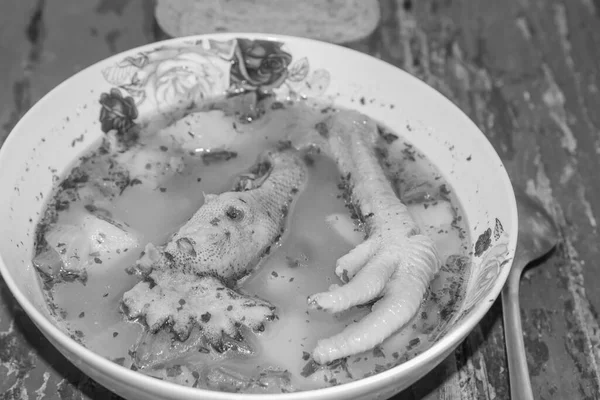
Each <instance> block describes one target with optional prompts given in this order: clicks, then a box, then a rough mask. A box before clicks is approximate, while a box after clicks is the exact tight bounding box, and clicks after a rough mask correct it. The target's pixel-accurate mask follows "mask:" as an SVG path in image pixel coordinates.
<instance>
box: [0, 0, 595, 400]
mask: <svg viewBox="0 0 600 400" xmlns="http://www.w3.org/2000/svg"><path fill="white" fill-rule="evenodd" d="M381 5H382V8H383V20H382V23H381V26H380V28H379V29H378V30H377V31H376V32H375V33H374V34H373V35H372V36H371V37H370V38H368V39H367V40H364V41H362V42H360V43H354V44H351V45H350V46H351V47H354V48H356V49H359V50H361V51H365V52H367V53H369V54H372V55H374V56H376V57H379V58H381V59H383V60H385V61H387V62H390V63H392V64H395V65H397V66H399V67H401V68H403V69H405V70H407V71H409V72H410V73H412V74H414V75H416V76H417V77H419V78H421V79H423V80H424V81H426V82H427V83H429V84H430V85H432V86H433V87H435V88H437V89H438V90H439V91H441V92H442V93H444V94H445V95H446V96H448V97H449V98H450V99H452V100H453V101H454V102H455V103H456V104H458V106H460V107H461V108H462V109H463V110H464V111H465V112H466V113H467V114H468V115H469V116H470V117H471V118H472V119H473V120H474V121H475V122H476V123H477V124H478V125H479V126H480V127H481V129H482V130H483V131H484V132H485V133H486V135H487V136H488V138H489V139H490V141H491V142H492V143H493V144H494V146H495V148H496V150H497V151H498V153H499V154H500V156H501V157H502V159H503V160H504V162H505V163H506V166H507V168H508V171H509V173H510V175H511V177H512V179H513V181H514V183H515V184H517V185H523V186H525V187H526V188H527V190H528V191H529V192H530V193H533V194H536V195H537V196H538V197H539V198H540V199H541V200H542V202H543V203H544V204H545V205H546V206H547V207H548V209H549V210H550V212H551V213H552V215H553V216H554V217H555V218H556V220H557V221H558V223H559V224H560V227H561V239H562V240H561V243H560V246H559V247H558V249H557V251H556V252H555V253H554V254H553V255H552V256H551V257H549V258H548V259H546V260H545V261H544V262H543V263H541V264H539V265H538V266H537V267H536V268H535V269H532V270H530V271H529V272H527V273H526V275H525V279H524V280H523V282H522V286H521V290H522V315H523V320H524V328H525V333H524V335H525V344H526V347H527V356H528V361H529V368H530V371H531V375H532V383H533V386H534V393H535V396H536V398H537V399H573V400H576V399H596V398H600V394H599V393H600V375H599V369H598V365H599V363H600V327H599V318H598V313H597V311H596V310H598V309H600V290H597V288H598V287H599V286H600V268H599V267H598V259H600V252H599V249H598V237H597V220H596V215H599V214H600V202H598V201H595V196H598V195H600V179H597V178H595V176H596V174H597V172H598V171H600V157H598V154H599V153H600V93H599V89H598V84H599V83H600V79H599V78H598V75H597V74H598V73H600V72H597V71H600V2H598V1H595V0H505V1H497V0H422V1H419V2H417V1H414V2H411V1H410V0H405V1H393V0H390V1H387V0H383V1H382V2H381ZM156 39H157V30H156V27H155V24H154V19H153V5H152V2H150V1H142V0H128V1H124V0H123V1H119V0H96V1H95V2H92V1H81V0H62V1H55V2H49V1H44V0H19V1H14V0H13V1H10V0H4V1H2V2H1V3H0V82H2V86H1V87H2V91H0V105H1V108H0V144H1V143H2V141H3V140H4V138H5V137H6V135H7V134H8V133H9V131H10V130H11V128H12V127H13V126H14V124H15V123H16V122H17V120H18V119H19V118H20V117H21V116H22V115H23V114H24V113H25V112H26V111H27V110H28V108H29V107H30V106H31V105H33V104H34V103H35V102H36V101H37V100H38V99H40V98H41V97H42V96H43V95H44V94H46V93H47V92H48V91H49V90H51V89H52V88H53V87H54V86H55V85H57V84H58V83H59V82H61V81H62V80H64V79H66V78H68V77H69V76H70V75H72V74H73V73H74V72H76V71H78V70H80V69H82V68H84V67H86V66H88V65H90V64H92V63H94V62H96V61H98V60H101V59H102V58H105V57H106V56H109V55H111V54H113V53H116V52H119V51H122V50H127V49H129V48H131V47H135V46H138V45H142V44H145V43H148V42H152V41H155V40H156ZM40 129H44V127H40ZM0 295H1V298H0V393H3V396H2V397H1V398H2V399H83V398H91V399H108V398H112V397H115V398H116V397H117V396H116V395H113V394H112V393H111V392H110V391H109V390H107V389H104V388H102V387H100V386H99V385H98V384H96V383H94V382H93V381H91V380H90V379H89V378H87V377H86V376H84V375H83V374H82V373H80V372H79V371H78V370H77V369H76V368H75V367H74V366H72V365H71V364H70V363H69V362H68V361H66V360H65V359H64V358H63V357H62V356H61V355H60V354H59V353H58V352H57V351H56V350H54V348H53V347H52V346H51V345H50V344H49V343H48V341H47V340H46V339H45V338H44V337H43V336H42V335H41V333H40V332H39V331H38V330H37V328H36V327H35V326H34V325H33V323H32V322H31V321H30V320H29V318H28V317H27V316H26V315H25V313H24V312H23V310H22V309H21V308H20V307H19V306H18V305H17V304H16V302H15V300H14V299H13V297H12V295H11V294H10V292H9V291H8V289H7V288H6V285H5V284H4V283H3V282H2V281H1V280H0ZM501 312H502V310H501V307H500V304H499V302H497V303H496V304H494V306H493V308H492V310H491V311H490V312H489V313H488V315H487V316H486V317H485V318H484V320H483V321H482V322H481V323H480V324H479V326H478V327H477V328H476V329H475V330H474V331H473V332H472V333H471V335H470V336H469V337H468V339H467V340H466V341H465V342H464V343H463V344H462V345H461V346H459V348H458V349H457V351H456V352H455V353H454V354H453V355H451V356H450V357H449V358H448V359H447V360H446V361H445V362H444V363H443V364H442V365H440V366H439V367H438V368H436V369H435V370H434V371H433V372H432V373H430V374H429V375H428V376H427V377H425V378H424V379H422V380H421V381H419V382H418V383H417V384H415V385H414V386H413V387H412V388H410V389H409V390H407V391H405V392H404V393H402V394H400V395H398V396H397V397H395V399H397V400H409V399H452V400H455V399H463V400H466V399H508V398H509V397H510V395H509V388H508V378H507V366H506V356H505V350H504V338H503V332H502V319H501Z"/></svg>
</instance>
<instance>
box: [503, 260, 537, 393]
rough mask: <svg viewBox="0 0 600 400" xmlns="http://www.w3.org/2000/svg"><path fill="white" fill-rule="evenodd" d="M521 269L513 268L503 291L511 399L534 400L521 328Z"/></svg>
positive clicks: (517, 266)
mask: <svg viewBox="0 0 600 400" xmlns="http://www.w3.org/2000/svg"><path fill="white" fill-rule="evenodd" d="M516 261H517V260H516ZM517 262H518V261H517ZM521 267H522V266H521V265H514V266H513V268H512V270H511V273H510V275H509V276H508V282H507V284H506V286H505V287H504V289H503V291H502V316H503V320H504V339H505V342H506V354H507V358H508V374H509V377H510V397H511V399H512V400H534V399H533V392H532V390H531V381H530V380H529V369H528V368H527V358H526V355H525V344H524V342H523V327H522V326H521V309H520V307H519V283H520V280H521V271H522V268H521Z"/></svg>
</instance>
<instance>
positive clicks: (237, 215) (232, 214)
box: [225, 206, 244, 221]
mask: <svg viewBox="0 0 600 400" xmlns="http://www.w3.org/2000/svg"><path fill="white" fill-rule="evenodd" d="M225 215H226V216H227V218H229V219H230V220H232V221H241V220H242V218H244V211H242V210H240V209H239V208H235V207H233V206H230V207H229V208H228V209H227V210H226V211H225Z"/></svg>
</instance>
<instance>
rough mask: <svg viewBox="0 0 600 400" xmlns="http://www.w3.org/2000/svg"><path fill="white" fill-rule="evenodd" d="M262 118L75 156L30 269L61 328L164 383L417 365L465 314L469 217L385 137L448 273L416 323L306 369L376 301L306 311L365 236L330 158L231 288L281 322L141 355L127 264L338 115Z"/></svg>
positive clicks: (394, 167)
mask: <svg viewBox="0 0 600 400" xmlns="http://www.w3.org/2000/svg"><path fill="white" fill-rule="evenodd" d="M261 109H262V110H265V112H264V113H260V114H259V115H256V116H255V117H248V116H247V115H246V116H244V117H240V115H236V114H232V113H230V112H227V111H223V110H212V111H202V112H194V113H190V114H188V115H187V116H185V117H184V118H182V119H181V120H179V121H177V122H176V123H174V124H172V125H170V126H169V127H167V128H165V129H163V131H162V132H161V133H160V134H158V135H154V136H152V137H150V138H144V137H142V139H140V142H139V143H137V144H136V145H135V146H134V147H132V148H130V149H127V150H123V151H120V152H115V151H114V149H115V143H114V141H112V140H111V138H110V136H107V137H105V138H103V140H102V142H101V143H100V144H99V145H98V146H97V147H96V148H94V149H90V151H89V152H88V153H87V154H85V155H84V156H82V157H81V158H80V160H79V161H78V162H77V163H76V164H75V165H74V166H73V169H72V170H71V171H70V173H69V174H68V175H67V176H65V177H64V179H63V180H62V181H61V182H59V183H58V185H57V191H56V193H55V195H54V197H53V199H52V200H51V201H50V202H49V203H48V204H47V208H46V212H45V216H44V218H43V220H42V221H41V222H40V224H39V226H38V232H37V247H36V248H37V254H36V258H35V259H34V264H35V265H36V266H37V267H38V270H39V271H40V277H41V278H42V279H41V281H42V283H43V286H44V289H45V290H44V292H45V294H46V297H47V300H48V304H49V307H50V309H51V310H52V314H53V315H54V317H55V320H56V324H57V325H58V326H60V327H61V329H63V330H64V331H66V332H68V334H70V335H71V337H72V338H73V339H75V340H77V341H79V342H80V343H81V344H83V345H84V346H86V347H88V348H89V349H91V350H93V351H94V352H96V353H98V354H101V355H103V356H104V357H106V358H108V359H110V360H112V361H114V362H115V363H119V364H121V365H123V366H125V367H128V368H131V369H136V370H139V371H140V372H143V373H146V374H148V375H151V376H154V377H156V378H158V379H164V380H169V381H173V382H176V383H179V384H183V385H187V386H193V387H203V388H208V389H214V390H223V391H242V392H258V393H269V392H286V391H298V390H310V389H316V388H322V387H327V386H332V385H338V384H342V383H346V382H349V381H352V380H356V379H361V378H363V377H366V376H369V375H372V374H376V373H379V372H381V371H384V370H386V369H389V368H391V367H393V366H396V365H398V364H400V363H402V362H404V361H406V360H408V359H410V358H412V357H414V356H415V355H416V354H418V353H420V352H422V351H424V350H425V349H427V348H428V347H429V346H430V345H431V344H432V343H433V342H434V341H435V340H436V338H437V337H438V336H439V335H440V334H441V332H442V331H443V329H444V326H445V324H447V323H448V322H449V320H450V319H451V318H452V316H453V315H454V313H455V312H456V311H457V310H458V307H459V306H460V303H461V299H462V296H463V290H464V285H463V279H464V278H465V277H466V276H468V268H469V265H468V264H469V257H468V251H469V248H470V242H469V238H468V237H467V235H466V232H467V229H466V226H465V221H464V220H463V218H462V211H461V208H460V205H459V204H458V201H457V199H456V197H455V196H454V194H453V192H452V190H451V188H450V186H449V185H448V183H447V182H446V181H445V180H444V178H443V176H442V174H441V173H440V171H438V170H437V169H436V167H435V166H434V165H433V163H432V162H431V160H428V159H427V158H426V157H424V156H423V154H421V153H420V152H419V151H418V150H417V149H416V148H414V147H413V146H412V145H411V144H410V143H409V142H407V141H406V140H405V139H404V138H402V137H400V136H398V135H397V134H396V133H394V132H391V131H389V130H388V129H387V128H385V127H380V128H379V131H380V132H379V133H380V136H381V149H382V153H384V154H382V160H384V161H382V167H383V168H384V170H385V172H386V175H387V176H388V178H389V179H390V180H391V181H392V183H393V186H394V188H395V190H396V191H397V194H398V196H399V197H400V198H401V199H402V201H403V202H404V203H405V204H407V205H408V206H409V210H410V212H411V214H412V216H413V218H414V219H415V221H416V222H417V223H418V225H419V227H420V228H421V230H422V231H423V232H424V233H426V234H427V235H429V236H430V237H431V238H432V239H433V240H434V242H435V244H436V247H437V250H438V253H439V255H440V258H441V260H442V265H443V266H442V268H441V270H440V272H439V273H438V275H437V276H436V277H435V279H434V280H433V281H432V282H431V284H430V288H429V291H428V293H427V295H426V297H425V298H424V299H423V301H422V304H421V308H420V310H419V312H418V313H417V315H416V316H415V317H414V318H413V319H412V320H411V321H410V322H409V323H408V324H406V325H405V326H404V327H403V328H402V329H401V330H399V331H397V332H396V333H395V334H394V335H393V336H392V337H390V338H388V339H387V340H386V341H384V342H383V343H382V344H381V345H379V346H376V347H375V348H373V349H371V350H369V351H366V352H363V353H360V354H357V355H353V356H349V357H346V358H343V359H341V360H337V361H334V362H332V363H329V364H327V365H319V364H316V363H315V362H314V361H312V360H311V358H310V353H311V351H312V349H313V348H314V347H315V345H316V342H317V340H318V339H321V338H325V337H330V336H332V335H334V334H336V333H337V332H339V331H341V330H342V329H343V328H344V327H346V326H347V325H348V324H350V323H352V322H354V321H357V320H359V319H360V318H362V317H363V316H364V315H366V314H367V313H368V312H369V310H370V305H371V304H365V305H362V306H358V307H353V308H352V309H350V310H349V311H346V312H343V313H339V314H329V313H325V312H322V311H317V310H310V309H309V307H308V305H307V300H306V299H307V297H308V296H309V295H311V294H314V293H317V292H322V291H326V290H327V288H328V287H329V286H330V285H331V284H334V283H339V282H340V280H339V278H338V277H337V276H336V274H335V272H334V266H335V262H336V260H337V259H338V258H339V257H341V256H343V255H344V254H346V253H348V251H350V250H351V249H352V248H353V247H354V246H355V245H356V244H358V243H360V242H361V241H362V239H363V238H364V227H363V226H362V222H361V220H360V218H358V217H357V216H356V215H353V213H352V207H349V206H350V205H349V204H348V203H347V201H346V200H347V199H346V195H345V192H344V191H345V188H344V185H343V184H341V177H340V172H339V170H338V167H337V165H336V164H335V163H334V161H333V160H331V159H330V158H328V157H327V156H326V155H324V154H317V153H311V154H310V158H309V159H307V160H308V161H309V162H308V164H309V166H308V167H307V171H308V179H307V183H306V187H305V188H304V190H302V191H301V192H300V193H299V194H298V196H297V199H296V200H295V201H294V203H293V204H292V206H291V208H290V210H289V213H288V216H287V221H286V229H285V231H284V233H283V235H282V236H281V238H280V239H279V240H278V241H277V244H276V246H272V248H271V249H270V252H269V254H268V256H266V257H263V258H262V259H261V260H260V262H259V264H258V265H257V266H256V268H255V269H254V272H253V273H252V274H250V275H249V276H247V277H245V278H244V279H242V280H241V281H240V282H238V283H237V285H238V286H237V287H236V288H237V289H239V290H242V291H243V292H244V293H247V294H249V295H255V296H258V297H260V298H262V299H264V300H266V301H268V302H270V303H271V304H273V305H275V306H276V308H277V318H276V319H275V320H273V321H271V322H268V323H266V324H265V325H264V330H262V332H256V331H254V332H252V331H249V330H246V331H244V336H243V338H242V339H241V340H240V339H239V338H238V339H236V338H226V340H225V341H224V343H225V346H224V347H223V348H220V349H216V348H207V347H204V346H200V347H198V348H195V349H194V351H190V352H186V353H185V354H183V355H181V356H180V357H177V358H175V359H168V360H165V361H164V362H162V361H160V360H158V361H157V362H154V363H152V365H150V364H149V363H146V365H141V364H143V363H141V364H140V355H139V354H136V349H139V343H140V340H141V339H140V338H141V337H144V330H145V325H144V321H141V320H138V321H131V320H129V319H127V318H125V317H124V313H123V306H122V300H123V295H124V293H125V292H127V291H129V290H130V289H131V288H132V287H134V286H135V285H136V284H137V283H138V282H139V281H140V280H141V279H142V278H140V276H139V275H138V274H135V273H133V270H132V268H131V267H132V265H134V264H135V263H136V260H138V259H139V258H140V255H141V254H142V252H143V250H144V246H145V244H146V243H155V244H161V243H165V242H166V241H168V240H169V238H170V237H171V236H172V235H173V233H174V232H176V231H177V230H178V229H179V227H180V226H181V225H182V224H184V223H185V222H186V221H187V220H188V219H189V218H190V217H191V216H192V215H193V214H194V213H195V212H196V210H198V208H199V207H200V206H202V204H203V203H204V201H205V194H207V193H209V194H212V193H222V192H227V191H229V190H231V188H232V186H233V185H234V183H235V182H236V177H238V176H239V175H240V173H241V172H243V171H247V170H248V169H249V168H250V167H251V166H252V165H253V164H255V162H256V160H257V158H258V157H259V155H260V154H261V153H262V152H263V151H264V150H265V149H269V148H274V147H277V146H281V143H291V145H292V146H302V145H303V144H306V143H305V141H306V138H305V133H306V132H307V131H309V130H310V129H312V128H313V127H314V126H315V125H316V124H318V123H319V122H320V121H322V120H323V118H324V116H326V115H328V114H330V113H335V112H336V110H334V109H331V108H330V107H321V106H318V105H315V104H309V103H307V102H302V101H298V102H288V103H281V102H278V101H274V100H272V99H266V100H263V102H262V104H261ZM186 137H187V138H188V139H190V140H191V142H190V141H186V140H187V139H186ZM192 139H193V140H192ZM191 143H202V147H201V148H199V147H190V146H191ZM134 149H135V150H134ZM349 208H350V209H349ZM82 232H87V234H88V235H92V237H94V236H93V235H99V238H100V239H99V240H98V243H97V244H94V243H92V245H88V246H91V247H89V248H86V249H87V250H86V251H88V253H89V254H90V255H91V256H92V257H91V258H90V260H88V262H87V263H85V264H84V265H82V260H81V258H80V257H79V255H78V254H77V252H76V251H75V250H73V249H77V248H80V247H77V246H78V245H77V244H75V245H74V244H73V243H77V241H78V240H82V239H81V237H80V236H81V235H82ZM90 232H91V233H90ZM103 235H104V236H103ZM94 246H96V247H94ZM102 246H104V247H102ZM52 249H55V250H56V252H58V253H61V252H63V253H64V252H72V254H71V253H69V256H70V257H71V258H69V259H70V260H71V259H72V260H74V261H73V265H65V263H64V257H63V258H60V257H57V255H56V254H55V252H53V251H52ZM63 249H64V250H63ZM95 254H97V255H98V256H94V255H95ZM60 255H62V256H64V254H60ZM101 255H102V256H101ZM61 260H63V261H61ZM147 356H148V357H150V358H152V357H154V355H153V354H150V355H147Z"/></svg>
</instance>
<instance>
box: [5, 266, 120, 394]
mask: <svg viewBox="0 0 600 400" xmlns="http://www.w3.org/2000/svg"><path fill="white" fill-rule="evenodd" d="M0 300H1V302H0V312H1V313H2V314H4V315H6V316H7V317H8V318H10V320H11V321H13V325H12V329H11V328H9V329H8V330H7V331H6V332H3V333H0V362H1V363H3V364H8V363H10V365H11V366H12V367H13V368H15V369H16V370H17V372H16V374H17V378H16V379H20V380H21V381H20V384H21V385H23V384H25V378H26V377H27V376H28V375H34V374H35V372H36V371H35V370H36V368H39V367H41V368H39V369H40V370H43V371H42V372H41V373H40V374H43V372H45V371H47V370H51V371H52V372H51V375H56V377H57V378H58V381H61V382H59V383H58V384H57V387H56V391H57V397H58V398H60V399H84V398H91V399H103V400H105V399H106V400H109V399H110V400H120V399H122V398H121V397H119V396H117V395H116V394H114V393H112V392H111V391H110V390H108V389H106V388H105V387H103V386H102V385H100V384H99V383H96V382H95V381H94V380H92V379H91V378H89V377H88V376H87V375H85V374H84V373H83V372H81V371H80V370H79V369H78V368H77V367H75V366H74V365H73V364H72V363H71V362H70V361H69V360H67V359H66V358H65V357H64V356H63V355H62V354H61V353H60V352H59V351H58V350H57V349H56V348H55V347H54V346H53V345H52V344H51V343H50V342H49V341H48V340H47V339H46V337H45V336H44V335H42V333H41V332H40V330H39V329H38V328H37V326H35V324H34V323H33V321H32V320H31V319H30V318H29V316H27V314H26V313H25V311H23V309H22V308H21V306H20V305H19V304H18V303H17V301H16V299H15V298H14V297H13V295H12V293H10V290H9V289H8V287H7V286H6V283H5V282H4V280H3V279H2V278H1V277H0ZM2 309H3V310H2ZM7 314H8V315H7ZM40 363H43V364H45V366H40ZM46 366H47V367H46ZM0 388H2V386H0ZM3 389H4V390H6V391H8V390H9V388H3ZM16 389H17V390H18V391H21V390H23V388H22V387H21V388H16ZM47 389H48V390H47V393H50V389H51V388H47ZM11 390H12V391H13V396H12V397H11V394H10V393H8V392H6V391H5V393H4V396H2V398H6V399H12V398H13V397H14V398H17V397H15V396H14V395H15V394H16V390H15V389H11ZM18 397H19V398H20V396H18Z"/></svg>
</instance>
